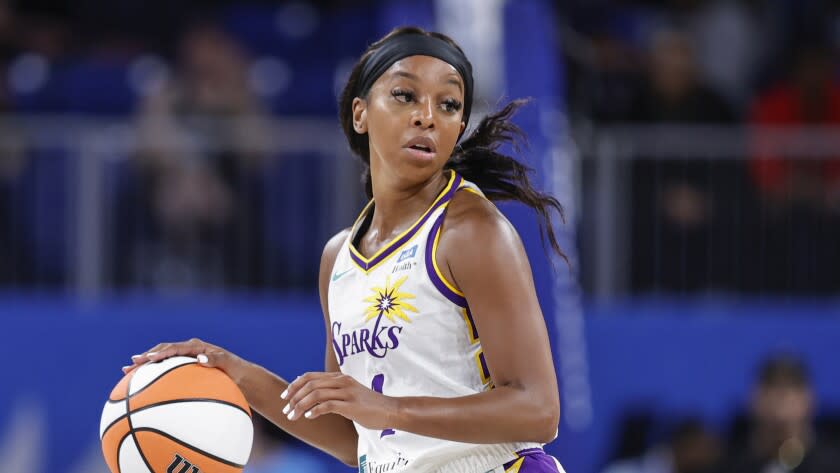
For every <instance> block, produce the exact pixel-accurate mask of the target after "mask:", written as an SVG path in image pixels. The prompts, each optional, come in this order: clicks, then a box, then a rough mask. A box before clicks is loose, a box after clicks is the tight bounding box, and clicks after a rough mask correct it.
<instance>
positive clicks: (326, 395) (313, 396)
mask: <svg viewBox="0 0 840 473" xmlns="http://www.w3.org/2000/svg"><path fill="white" fill-rule="evenodd" d="M349 384H350V383H349V380H348V377H347V376H345V375H342V374H341V373H333V372H330V373H306V374H304V375H303V376H300V377H298V378H297V379H296V380H295V381H293V382H292V383H291V384H290V385H289V387H288V388H287V389H286V391H285V392H284V393H283V394H281V396H280V397H281V398H283V399H286V400H288V401H289V402H288V404H286V407H284V408H283V414H285V415H286V416H287V417H288V419H289V420H297V419H299V418H300V417H301V416H303V415H304V414H305V413H306V412H307V411H309V410H310V409H312V408H313V407H314V406H315V405H317V404H319V403H323V402H325V401H328V400H346V396H347V392H346V390H345V389H343V388H346V387H348V386H349Z"/></svg>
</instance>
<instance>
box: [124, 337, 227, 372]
mask: <svg viewBox="0 0 840 473" xmlns="http://www.w3.org/2000/svg"><path fill="white" fill-rule="evenodd" d="M221 353H223V351H222V350H221V349H219V347H216V346H213V345H210V344H209V343H205V342H203V341H202V340H199V339H197V338H193V339H190V340H187V341H185V342H177V343H159V344H157V345H155V346H154V347H152V348H151V349H149V350H147V351H145V352H143V353H141V354H138V355H133V356H132V357H131V365H128V366H123V368H122V370H123V373H128V372H130V371H131V370H133V369H135V368H137V367H138V366H140V365H143V364H145V363H147V362H152V363H154V362H158V361H162V360H165V359H167V358H171V357H173V356H197V355H204V356H203V357H202V358H203V360H206V362H204V363H202V360H199V363H201V364H202V365H206V366H217V363H218V360H219V357H220V356H221Z"/></svg>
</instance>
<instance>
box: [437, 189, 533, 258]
mask: <svg viewBox="0 0 840 473" xmlns="http://www.w3.org/2000/svg"><path fill="white" fill-rule="evenodd" d="M440 238H441V244H443V241H444V240H446V241H450V242H453V243H467V242H477V241H480V242H481V243H482V245H486V244H492V243H499V244H505V243H512V242H516V241H518V240H519V235H518V234H517V233H516V229H515V228H514V227H513V225H512V224H511V223H510V221H509V220H508V219H507V218H506V217H505V216H504V214H502V212H501V211H500V210H499V209H498V208H497V207H496V206H495V205H494V204H493V203H492V202H491V201H489V200H488V199H486V198H484V197H482V196H480V195H477V194H475V193H473V192H469V191H467V190H461V191H459V192H458V193H456V194H455V196H454V197H453V198H452V201H451V202H450V203H449V207H448V209H447V211H446V218H445V220H444V222H443V230H442V231H441V236H440Z"/></svg>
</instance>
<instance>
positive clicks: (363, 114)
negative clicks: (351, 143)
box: [352, 97, 367, 135]
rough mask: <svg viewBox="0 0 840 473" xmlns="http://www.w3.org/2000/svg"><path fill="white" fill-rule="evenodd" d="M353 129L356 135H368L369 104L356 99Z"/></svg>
mask: <svg viewBox="0 0 840 473" xmlns="http://www.w3.org/2000/svg"><path fill="white" fill-rule="evenodd" d="M352 110H353V129H354V130H356V133H358V134H360V135H364V134H365V133H367V102H366V101H365V100H364V99H361V98H359V97H356V98H354V99H353V107H352Z"/></svg>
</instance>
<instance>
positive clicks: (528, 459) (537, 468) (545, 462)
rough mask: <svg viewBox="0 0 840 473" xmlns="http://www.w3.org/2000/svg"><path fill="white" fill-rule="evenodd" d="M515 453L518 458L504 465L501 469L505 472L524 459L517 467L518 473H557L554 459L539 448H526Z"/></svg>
mask: <svg viewBox="0 0 840 473" xmlns="http://www.w3.org/2000/svg"><path fill="white" fill-rule="evenodd" d="M516 453H517V455H519V457H518V458H515V459H513V460H511V461H509V462H507V463H505V464H504V465H502V468H504V469H505V470H507V469H508V468H510V467H511V466H513V464H514V463H516V462H518V461H519V460H520V459H522V458H523V457H524V458H525V459H524V460H522V465H521V466H520V467H519V473H558V470H557V464H556V463H554V458H552V457H551V456H550V455H548V454H546V453H545V452H544V451H543V449H541V448H527V449H525V450H520V451H518V452H516Z"/></svg>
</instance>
